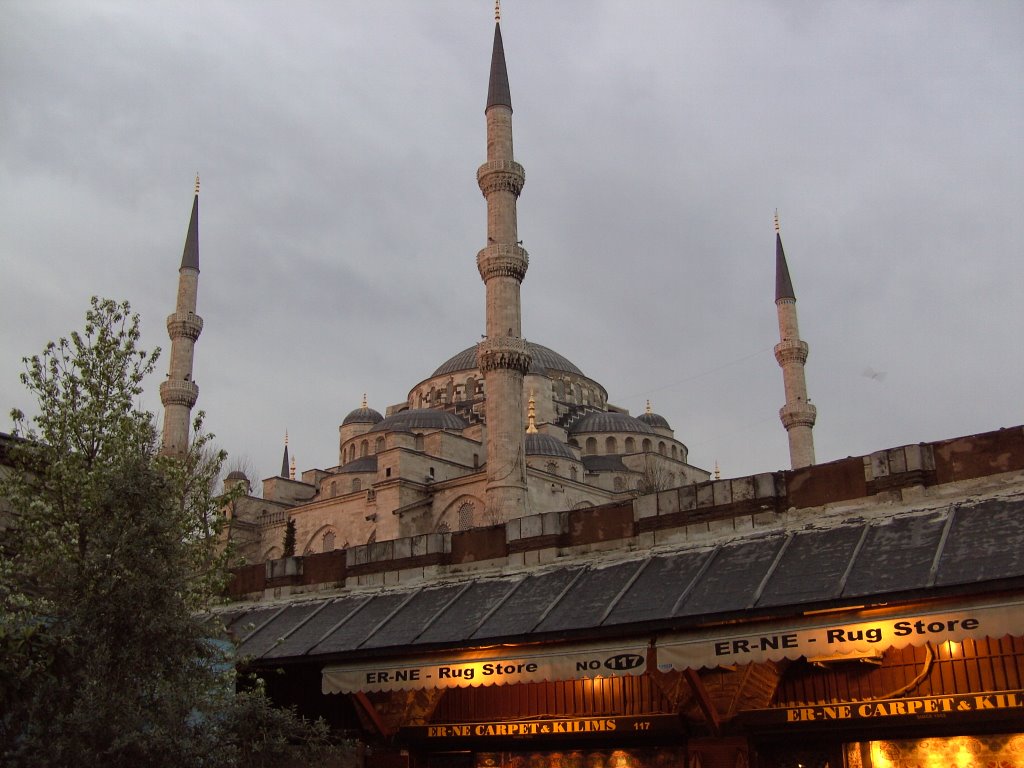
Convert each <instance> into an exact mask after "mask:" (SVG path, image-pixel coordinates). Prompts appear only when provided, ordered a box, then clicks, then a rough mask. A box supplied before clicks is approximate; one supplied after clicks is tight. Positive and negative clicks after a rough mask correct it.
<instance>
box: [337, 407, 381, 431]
mask: <svg viewBox="0 0 1024 768" xmlns="http://www.w3.org/2000/svg"><path fill="white" fill-rule="evenodd" d="M382 421H384V417H383V416H382V415H381V414H380V412H379V411H375V410H373V408H368V407H367V406H365V405H364V406H362V407H361V408H356V409H355V410H354V411H350V412H349V414H348V416H346V417H345V419H344V420H343V421H342V422H341V426H343V427H344V426H345V425H346V424H379V423H380V422H382Z"/></svg>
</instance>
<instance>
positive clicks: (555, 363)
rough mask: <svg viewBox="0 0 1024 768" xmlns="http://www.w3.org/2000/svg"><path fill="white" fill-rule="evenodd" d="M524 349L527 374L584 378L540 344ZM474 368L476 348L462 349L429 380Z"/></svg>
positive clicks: (571, 364)
mask: <svg viewBox="0 0 1024 768" xmlns="http://www.w3.org/2000/svg"><path fill="white" fill-rule="evenodd" d="M526 349H527V351H528V352H529V353H530V370H529V371H528V372H529V373H534V374H538V375H539V374H543V373H545V372H546V371H549V370H550V371H564V372H566V373H575V374H576V375H577V376H586V374H584V373H583V371H581V370H580V369H579V368H577V367H576V366H575V365H574V364H573V363H572V362H570V361H569V359H568V358H566V357H564V356H562V355H560V354H558V353H557V352H555V351H554V350H553V349H548V348H547V347H544V346H541V345H540V344H534V343H533V342H532V341H527V342H526ZM476 367H477V365H476V347H475V346H473V347H469V348H468V349H464V350H462V351H461V352H459V353H458V354H457V355H453V356H452V357H450V358H448V359H447V360H445V361H444V362H443V363H441V365H439V366H438V367H437V369H436V370H435V371H434V372H433V373H432V374H430V378H434V377H435V376H444V375H446V374H452V373H459V372H461V371H472V370H476Z"/></svg>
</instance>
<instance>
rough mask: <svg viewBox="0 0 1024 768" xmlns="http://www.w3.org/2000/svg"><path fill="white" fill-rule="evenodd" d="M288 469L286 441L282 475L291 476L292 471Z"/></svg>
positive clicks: (282, 460) (286, 443)
mask: <svg viewBox="0 0 1024 768" xmlns="http://www.w3.org/2000/svg"><path fill="white" fill-rule="evenodd" d="M288 469H289V468H288V442H287V441H285V444H284V458H283V459H281V477H291V472H289V471H288Z"/></svg>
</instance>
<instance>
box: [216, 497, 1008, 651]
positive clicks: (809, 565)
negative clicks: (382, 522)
mask: <svg viewBox="0 0 1024 768" xmlns="http://www.w3.org/2000/svg"><path fill="white" fill-rule="evenodd" d="M602 558H603V559H601V560H600V561H598V560H595V561H593V562H590V563H581V562H579V561H578V560H577V561H573V562H572V563H567V564H565V565H564V566H557V565H553V566H548V567H547V568H546V569H544V570H535V571H529V572H523V573H518V574H515V575H505V576H501V577H495V576H488V577H485V576H478V577H475V578H474V577H470V578H466V579H463V580H461V581H451V582H447V583H444V584H433V585H428V586H424V585H422V584H421V585H419V586H417V587H416V588H410V589H406V590H403V589H400V588H399V589H394V590H388V591H383V590H382V591H380V592H377V593H373V592H361V593H358V594H357V593H353V594H348V595H343V596H340V597H334V598H327V599H320V600H316V599H312V600H306V601H302V602H295V603H291V604H284V605H283V606H256V607H253V608H250V609H248V610H246V611H244V612H242V613H235V612H234V611H236V610H237V609H235V608H233V609H232V613H230V614H226V615H227V616H230V619H229V622H230V626H229V629H230V630H231V632H232V634H234V635H235V637H236V638H237V639H239V640H240V641H241V648H240V654H241V655H242V656H243V657H245V656H248V657H252V658H256V659H259V658H267V659H281V658H285V657H315V656H327V655H332V656H334V655H338V654H349V653H360V654H363V653H364V652H365V655H371V654H372V655H376V654H381V653H383V654H388V655H396V654H400V653H402V652H404V651H407V650H408V648H409V647H410V646H414V645H415V646H420V647H424V646H434V647H445V646H448V647H451V646H459V645H470V646H480V645H488V644H494V643H500V642H513V641H515V642H518V641H523V640H537V641H541V640H549V639H553V638H559V639H561V638H571V637H588V636H595V635H596V634H603V635H608V636H611V635H617V636H625V635H628V634H629V633H630V632H640V631H649V630H651V629H658V630H662V629H670V630H685V629H686V628H687V627H692V626H694V625H696V624H697V623H700V624H702V625H707V624H709V623H714V622H715V621H716V619H717V620H726V619H734V618H737V617H739V616H742V615H743V614H744V612H745V611H749V610H754V611H756V612H757V614H758V615H761V616H765V615H786V614H787V613H789V614H797V613H799V612H800V611H802V610H805V609H806V608H807V607H808V606H811V605H821V606H824V605H827V604H828V603H830V602H831V601H835V600H847V601H848V602H853V601H856V602H863V601H865V599H867V598H875V599H876V600H878V601H884V600H886V599H889V598H890V597H893V596H896V595H899V596H900V598H901V599H902V598H925V597H928V596H929V594H936V589H937V588H940V587H941V588H943V589H945V588H948V587H959V586H963V587H968V586H970V585H976V586H975V589H974V590H973V591H983V590H984V589H985V586H984V584H985V583H986V582H1000V584H1001V586H1005V585H1006V584H1007V581H1006V580H1016V582H1012V583H1024V497H1016V498H1005V499H995V500H992V499H989V500H985V501H968V502H963V503H960V504H954V505H951V506H948V507H945V508H938V509H928V510H918V511H912V510H911V511H907V512H905V513H903V514H900V515H896V516H893V517H884V518H877V519H873V520H868V519H857V520H849V521H845V522H841V523H840V524H837V525H833V527H831V528H824V529H823V528H815V527H808V528H807V529H805V530H795V531H789V532H785V531H776V532H772V533H768V534H764V533H760V532H757V531H752V532H751V533H750V534H749V535H747V536H746V537H739V538H736V539H734V540H732V541H728V542H722V543H719V544H717V545H706V546H703V547H693V546H691V547H689V548H686V549H680V550H678V551H674V552H660V553H650V554H648V555H647V556H642V555H641V556H637V553H636V552H632V553H628V552H622V553H621V557H620V558H619V559H618V560H616V559H615V558H616V554H615V553H603V555H602ZM979 585H980V586H979ZM969 591H970V590H969ZM786 606H791V607H792V610H790V611H788V612H787V611H786V610H785V607H786Z"/></svg>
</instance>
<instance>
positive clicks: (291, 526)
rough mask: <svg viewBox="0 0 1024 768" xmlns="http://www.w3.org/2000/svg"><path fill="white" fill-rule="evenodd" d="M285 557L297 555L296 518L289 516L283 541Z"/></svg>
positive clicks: (282, 546)
mask: <svg viewBox="0 0 1024 768" xmlns="http://www.w3.org/2000/svg"><path fill="white" fill-rule="evenodd" d="M281 548H282V550H283V551H284V556H285V557H295V518H294V517H289V518H288V522H287V523H285V526H284V541H283V542H282V543H281Z"/></svg>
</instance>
